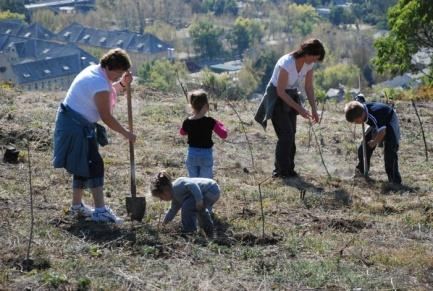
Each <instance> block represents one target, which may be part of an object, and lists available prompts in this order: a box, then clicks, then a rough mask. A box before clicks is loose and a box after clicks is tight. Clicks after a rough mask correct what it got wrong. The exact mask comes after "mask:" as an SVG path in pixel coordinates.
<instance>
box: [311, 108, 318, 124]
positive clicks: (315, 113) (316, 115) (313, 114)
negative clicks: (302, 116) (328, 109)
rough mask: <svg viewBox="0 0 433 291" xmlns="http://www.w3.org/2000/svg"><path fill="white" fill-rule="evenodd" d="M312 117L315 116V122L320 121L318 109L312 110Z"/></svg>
mask: <svg viewBox="0 0 433 291" xmlns="http://www.w3.org/2000/svg"><path fill="white" fill-rule="evenodd" d="M312 117H313V124H314V123H318V122H319V114H317V111H316V110H314V111H313V112H312Z"/></svg>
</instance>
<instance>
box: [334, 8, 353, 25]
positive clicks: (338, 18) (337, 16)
mask: <svg viewBox="0 0 433 291" xmlns="http://www.w3.org/2000/svg"><path fill="white" fill-rule="evenodd" d="M329 21H330V22H331V23H332V24H333V25H335V26H338V25H340V24H349V23H354V22H355V17H354V16H353V14H352V13H351V11H350V10H348V9H345V8H344V7H341V6H333V7H332V8H331V13H330V14H329Z"/></svg>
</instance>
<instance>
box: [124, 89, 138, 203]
mask: <svg viewBox="0 0 433 291" xmlns="http://www.w3.org/2000/svg"><path fill="white" fill-rule="evenodd" d="M126 100H127V103H128V129H129V131H130V132H131V133H133V130H134V128H133V124H132V104H131V84H128V85H126ZM129 162H130V164H131V196H132V197H133V198H135V197H136V196H137V186H136V184H135V155H134V143H133V142H132V141H129Z"/></svg>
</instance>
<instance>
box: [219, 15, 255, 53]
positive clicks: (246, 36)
mask: <svg viewBox="0 0 433 291" xmlns="http://www.w3.org/2000/svg"><path fill="white" fill-rule="evenodd" d="M262 37H263V28H262V25H261V24H260V22H259V21H258V20H253V19H249V18H243V17H238V18H237V19H236V21H235V25H234V27H233V29H232V30H231V31H230V33H229V35H228V36H227V38H228V41H229V42H230V43H231V44H232V45H234V46H236V47H237V50H238V52H239V53H242V52H243V51H244V50H246V49H247V48H249V47H251V46H252V45H253V44H254V43H257V42H259V41H260V40H261V38H262Z"/></svg>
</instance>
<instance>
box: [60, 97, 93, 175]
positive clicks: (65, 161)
mask: <svg viewBox="0 0 433 291" xmlns="http://www.w3.org/2000/svg"><path fill="white" fill-rule="evenodd" d="M95 137H96V136H95V123H91V122H89V121H87V120H86V119H85V118H84V117H83V116H82V115H81V114H79V113H78V112H76V111H74V110H72V109H71V108H70V107H68V106H65V105H63V104H61V105H60V107H59V110H58V111H57V118H56V128H55V130H54V157H53V166H54V168H65V169H66V170H67V171H68V172H69V173H71V174H74V175H78V176H83V177H89V175H90V170H89V162H88V160H87V159H88V158H87V157H88V156H89V142H88V139H92V138H95Z"/></svg>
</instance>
